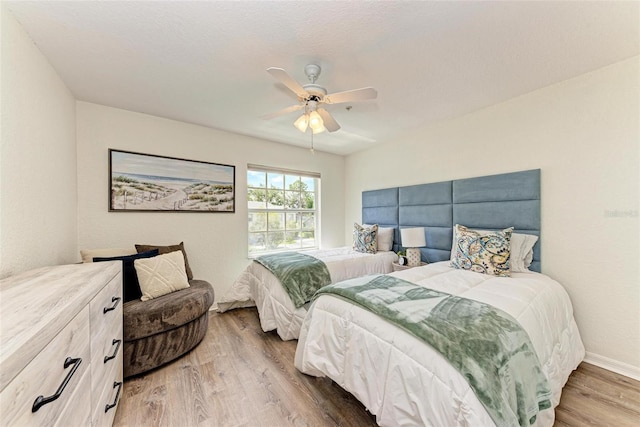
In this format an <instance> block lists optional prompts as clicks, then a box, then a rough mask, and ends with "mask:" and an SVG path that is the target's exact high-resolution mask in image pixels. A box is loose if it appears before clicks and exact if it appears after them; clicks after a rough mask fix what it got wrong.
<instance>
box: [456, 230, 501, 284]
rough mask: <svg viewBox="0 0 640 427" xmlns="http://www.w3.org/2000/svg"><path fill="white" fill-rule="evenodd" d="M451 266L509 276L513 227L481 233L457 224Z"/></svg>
mask: <svg viewBox="0 0 640 427" xmlns="http://www.w3.org/2000/svg"><path fill="white" fill-rule="evenodd" d="M453 232H454V236H455V244H454V246H453V248H451V250H452V252H453V254H452V260H451V267H453V268H459V269H463V270H470V271H475V272H477V273H483V274H489V275H493V276H501V277H509V276H510V275H511V267H510V263H509V258H510V255H511V252H510V251H511V234H512V233H513V227H510V228H506V229H504V230H502V231H497V232H494V233H489V234H486V235H484V236H483V235H481V234H480V233H479V232H477V231H473V230H469V229H468V228H467V227H464V226H462V225H459V224H456V226H455V227H454V229H453Z"/></svg>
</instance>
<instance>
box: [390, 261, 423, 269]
mask: <svg viewBox="0 0 640 427" xmlns="http://www.w3.org/2000/svg"><path fill="white" fill-rule="evenodd" d="M423 265H427V263H426V262H421V263H420V265H414V266H413V267H421V266H423ZM413 267H409V266H408V265H400V264H398V263H397V262H394V263H393V271H402V270H408V269H410V268H413Z"/></svg>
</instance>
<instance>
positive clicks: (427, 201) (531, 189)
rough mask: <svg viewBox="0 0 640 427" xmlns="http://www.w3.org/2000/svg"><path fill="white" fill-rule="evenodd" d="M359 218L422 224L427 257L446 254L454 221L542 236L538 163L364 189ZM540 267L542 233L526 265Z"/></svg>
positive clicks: (383, 224)
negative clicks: (495, 172)
mask: <svg viewBox="0 0 640 427" xmlns="http://www.w3.org/2000/svg"><path fill="white" fill-rule="evenodd" d="M362 222H363V223H366V224H379V225H380V226H381V227H396V231H395V235H394V250H396V251H397V250H398V249H400V245H399V242H400V231H399V229H400V228H405V227H424V228H425V237H426V241H427V246H426V247H424V248H421V252H422V259H423V261H427V262H436V261H444V260H448V259H449V257H450V254H451V244H452V240H453V226H454V224H462V225H464V226H466V227H469V228H476V229H484V230H500V229H503V228H507V227H514V228H515V232H519V233H526V234H535V235H537V236H540V169H535V170H528V171H522V172H513V173H505V174H500V175H489V176H483V177H478V178H467V179H458V180H453V181H444V182H436V183H431V184H420V185H411V186H406V187H395V188H387V189H383V190H372V191H363V192H362ZM529 268H530V269H531V270H533V271H538V272H539V271H540V270H541V264H540V239H538V242H536V245H535V246H534V249H533V263H532V264H531V266H530V267H529Z"/></svg>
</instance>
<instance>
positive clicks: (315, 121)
mask: <svg viewBox="0 0 640 427" xmlns="http://www.w3.org/2000/svg"><path fill="white" fill-rule="evenodd" d="M309 127H310V128H311V130H313V133H320V132H323V131H324V130H325V127H324V122H323V121H322V117H320V114H318V112H317V111H312V112H311V113H309Z"/></svg>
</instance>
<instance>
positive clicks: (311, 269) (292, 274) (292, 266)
mask: <svg viewBox="0 0 640 427" xmlns="http://www.w3.org/2000/svg"><path fill="white" fill-rule="evenodd" d="M255 261H256V262H259V263H260V264H262V265H263V266H265V268H267V269H268V270H269V271H271V272H272V273H273V274H274V275H275V276H276V277H277V278H278V280H280V283H282V286H283V287H284V289H285V290H286V291H287V293H288V294H289V296H290V297H291V301H293V304H294V305H295V306H296V308H300V307H302V306H303V305H304V304H306V303H308V302H309V301H311V297H313V294H314V293H315V292H316V291H317V290H318V289H320V288H321V287H323V286H326V285H328V284H329V283H331V275H330V274H329V269H327V266H326V265H325V263H324V262H322V261H320V260H319V259H318V258H314V257H312V256H309V255H305V254H301V253H299V252H281V253H277V254H272V255H263V256H260V257H258V258H256V259H255Z"/></svg>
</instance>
